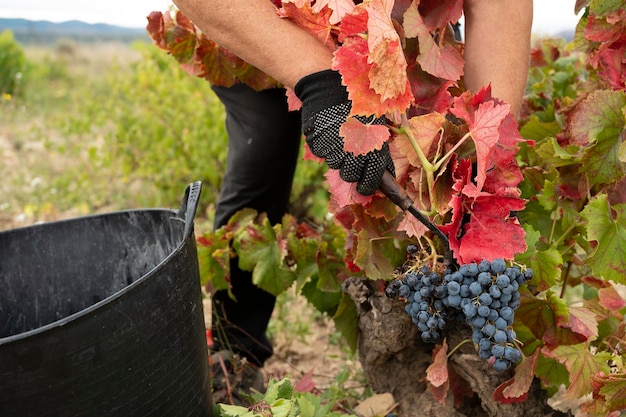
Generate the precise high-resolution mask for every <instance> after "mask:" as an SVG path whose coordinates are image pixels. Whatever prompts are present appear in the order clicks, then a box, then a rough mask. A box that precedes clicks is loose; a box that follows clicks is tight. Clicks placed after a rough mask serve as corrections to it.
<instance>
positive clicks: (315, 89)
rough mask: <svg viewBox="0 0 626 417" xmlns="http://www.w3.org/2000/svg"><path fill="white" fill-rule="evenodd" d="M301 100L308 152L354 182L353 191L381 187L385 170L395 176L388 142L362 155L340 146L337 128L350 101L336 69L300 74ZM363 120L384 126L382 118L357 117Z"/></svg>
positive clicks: (298, 91)
mask: <svg viewBox="0 0 626 417" xmlns="http://www.w3.org/2000/svg"><path fill="white" fill-rule="evenodd" d="M294 91H295V93H296V96H298V98H299V99H300V101H302V130H303V132H304V135H305V137H306V143H307V144H308V145H309V148H310V149H311V152H312V153H313V154H314V155H315V156H317V157H319V158H324V159H325V160H326V163H327V164H328V166H329V167H330V168H332V169H338V170H339V175H340V177H341V179H342V180H344V181H347V182H357V183H358V184H357V187H356V190H357V191H358V192H359V193H360V194H363V195H371V194H374V192H376V190H377V189H378V187H379V186H380V183H381V180H382V177H383V174H384V172H385V170H388V171H389V172H391V173H392V174H393V175H394V176H395V169H394V166H393V161H392V159H391V155H390V154H389V145H387V143H386V142H385V143H384V144H383V146H382V149H381V150H375V151H372V152H368V153H367V154H365V155H356V156H355V155H354V154H353V153H351V152H346V151H344V149H343V138H342V137H340V136H339V128H340V127H341V125H342V124H343V123H344V122H345V121H346V119H347V117H348V114H350V109H351V107H352V102H351V101H350V100H349V99H348V92H347V91H346V88H345V87H344V86H343V85H342V84H341V75H340V74H339V73H338V72H337V71H333V70H325V71H320V72H316V73H313V74H310V75H307V76H305V77H303V78H302V79H301V80H300V81H298V83H297V84H296V86H295V87H294ZM356 118H357V120H359V121H360V122H362V123H370V124H378V125H384V124H385V119H384V118H382V117H379V118H375V117H373V116H371V117H362V116H357V117H356Z"/></svg>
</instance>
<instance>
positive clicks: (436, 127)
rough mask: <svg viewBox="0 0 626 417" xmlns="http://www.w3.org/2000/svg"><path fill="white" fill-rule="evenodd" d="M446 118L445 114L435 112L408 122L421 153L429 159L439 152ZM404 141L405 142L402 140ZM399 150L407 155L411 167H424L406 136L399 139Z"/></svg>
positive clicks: (412, 118) (413, 118)
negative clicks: (438, 146)
mask: <svg viewBox="0 0 626 417" xmlns="http://www.w3.org/2000/svg"><path fill="white" fill-rule="evenodd" d="M445 120H446V118H445V116H444V115H443V114H441V113H437V112H433V113H428V114H425V115H422V116H415V117H411V118H410V119H409V121H408V128H409V130H410V131H411V135H412V136H413V138H414V139H415V142H416V143H417V145H418V146H419V147H420V149H421V152H422V153H423V154H424V155H425V156H426V158H427V159H429V160H431V159H432V156H433V152H434V151H436V150H437V144H438V143H439V140H440V138H441V133H442V130H443V124H444V122H445ZM402 139H403V140H402ZM398 141H399V142H400V143H399V144H398V145H399V149H402V152H403V153H404V154H406V155H407V158H408V159H409V163H411V165H413V166H416V167H419V166H421V165H422V163H421V162H420V160H419V158H418V157H417V152H415V150H414V149H413V145H412V144H411V143H410V142H409V140H408V139H407V138H406V136H404V135H400V136H399V137H398Z"/></svg>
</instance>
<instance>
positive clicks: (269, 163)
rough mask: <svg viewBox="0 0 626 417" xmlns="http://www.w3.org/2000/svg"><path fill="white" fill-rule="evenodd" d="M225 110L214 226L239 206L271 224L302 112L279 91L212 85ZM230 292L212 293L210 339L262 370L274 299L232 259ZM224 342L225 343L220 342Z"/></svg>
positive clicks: (294, 155) (287, 181)
mask: <svg viewBox="0 0 626 417" xmlns="http://www.w3.org/2000/svg"><path fill="white" fill-rule="evenodd" d="M214 91H215V93H216V94H217V96H218V97H219V98H220V100H221V101H222V103H223V104H224V106H225V109H226V130H227V132H228V136H229V144H228V157H227V164H226V173H225V175H224V178H223V181H222V188H221V192H220V196H219V199H218V202H217V207H216V213H215V224H214V227H215V228H219V227H220V226H222V225H224V224H226V223H227V222H228V219H229V218H230V217H231V216H232V215H233V214H235V213H236V212H237V211H239V210H241V209H243V208H246V207H248V208H253V209H255V210H257V211H258V212H259V213H261V212H265V213H267V216H268V219H269V220H270V222H271V223H272V224H275V223H277V222H280V220H281V218H282V216H283V215H284V214H285V213H286V212H287V210H288V205H289V197H290V193H291V185H292V181H293V175H294V171H295V167H296V163H297V159H298V151H299V148H300V135H301V127H300V114H299V113H298V112H289V111H288V110H287V103H286V98H285V92H284V90H282V89H272V90H265V91H261V92H255V91H254V90H252V89H251V88H249V87H247V86H245V85H235V86H233V87H231V88H223V87H214ZM230 274H231V283H232V292H233V294H234V296H235V298H236V300H237V301H234V300H232V299H231V298H230V297H229V296H228V293H227V292H226V291H217V292H216V293H215V294H214V295H213V298H212V300H213V326H212V327H213V337H214V340H215V342H216V345H217V346H219V347H221V348H226V349H228V348H230V349H232V350H233V351H234V352H235V353H239V354H240V355H242V356H244V357H246V358H247V359H248V360H249V361H250V362H252V363H254V364H256V365H259V366H262V365H263V363H264V362H265V360H266V359H267V358H269V357H270V356H271V355H272V345H271V343H270V342H269V341H268V340H267V337H266V336H265V332H266V330H267V325H268V322H269V319H270V316H271V315H272V311H273V309H274V303H275V297H274V296H272V295H271V294H269V293H267V292H265V291H263V290H261V289H259V288H258V287H256V286H255V285H254V284H253V283H252V275H251V273H249V272H247V271H242V270H241V269H239V268H238V267H237V259H233V260H232V261H231V269H230ZM224 339H226V340H224Z"/></svg>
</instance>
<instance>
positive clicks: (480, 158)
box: [451, 87, 511, 191]
mask: <svg viewBox="0 0 626 417" xmlns="http://www.w3.org/2000/svg"><path fill="white" fill-rule="evenodd" d="M481 97H485V99H486V100H485V101H479V99H480V98H481ZM490 97H491V88H489V87H488V88H486V89H484V91H481V92H479V93H478V94H477V95H476V96H475V97H474V98H470V94H469V93H468V92H466V93H464V94H463V95H461V96H460V97H458V98H456V99H455V100H454V107H453V108H452V109H451V112H452V113H453V114H454V115H455V116H457V117H459V118H461V119H464V120H465V121H466V122H467V124H468V126H469V129H470V133H471V135H472V139H473V141H474V145H475V147H476V170H477V174H476V188H477V189H478V191H481V190H482V188H483V185H484V183H485V178H486V177H487V170H488V169H489V168H491V166H490V165H491V164H492V162H491V160H490V158H489V156H490V153H491V151H492V149H493V148H494V147H495V146H496V144H497V143H498V141H499V140H500V126H501V125H502V123H503V122H504V119H505V118H506V117H507V116H508V115H509V114H510V112H511V106H510V105H509V104H504V103H500V102H496V101H495V100H493V99H491V98H490Z"/></svg>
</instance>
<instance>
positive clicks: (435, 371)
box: [426, 340, 450, 404]
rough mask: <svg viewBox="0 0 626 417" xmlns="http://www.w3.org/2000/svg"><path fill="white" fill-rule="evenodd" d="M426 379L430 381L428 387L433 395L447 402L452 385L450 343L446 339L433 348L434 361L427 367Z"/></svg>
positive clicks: (443, 402)
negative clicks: (449, 361)
mask: <svg viewBox="0 0 626 417" xmlns="http://www.w3.org/2000/svg"><path fill="white" fill-rule="evenodd" d="M426 380H427V381H428V382H429V384H428V389H429V391H431V392H432V394H433V397H434V398H435V399H436V400H437V401H439V402H440V403H441V404H445V402H446V396H447V394H448V389H449V387H450V379H449V374H448V344H447V342H446V341H445V340H444V341H443V343H442V344H441V345H437V346H435V348H434V349H433V361H432V363H431V364H430V365H429V366H428V368H426Z"/></svg>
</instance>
